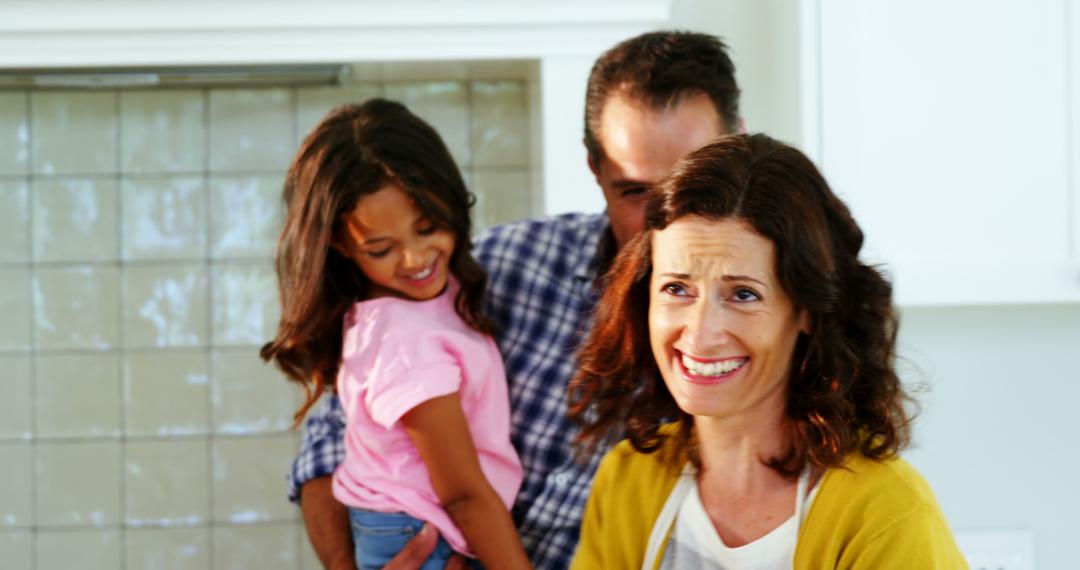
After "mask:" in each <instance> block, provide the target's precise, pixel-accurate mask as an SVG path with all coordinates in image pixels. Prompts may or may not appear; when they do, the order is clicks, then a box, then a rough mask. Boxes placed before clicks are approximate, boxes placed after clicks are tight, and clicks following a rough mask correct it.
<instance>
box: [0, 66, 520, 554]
mask: <svg viewBox="0 0 1080 570" xmlns="http://www.w3.org/2000/svg"><path fill="white" fill-rule="evenodd" d="M395 69H396V68H393V67H386V68H383V71H384V72H382V73H379V74H377V77H376V78H375V80H373V81H356V82H353V83H350V84H348V85H345V86H340V87H326V88H289V87H283V88H271V89H249V90H245V89H212V90H207V89H199V88H192V89H183V90H161V91H67V92H65V91H29V92H27V91H8V92H0V315H3V317H2V318H0V387H2V393H3V397H2V398H0V465H3V467H4V468H3V469H0V561H2V562H0V566H3V567H5V568H7V567H11V568H30V569H51V568H74V567H78V568H88V569H92V570H93V569H105V568H108V569H114V568H126V569H136V568H138V569H142V568H147V569H154V568H191V569H196V568H197V569H207V568H213V569H229V568H269V569H275V568H288V569H293V570H298V569H301V568H314V567H316V566H317V563H316V562H315V559H314V556H313V554H312V553H311V551H310V549H309V547H308V546H307V542H306V539H305V537H304V534H303V529H302V526H301V524H300V521H299V518H298V512H297V510H296V509H295V508H294V507H293V506H292V505H291V504H289V503H288V502H287V501H286V500H285V497H284V491H285V487H284V474H285V472H286V470H287V469H288V466H289V463H290V461H291V460H292V458H293V456H294V454H295V452H296V448H297V442H298V434H297V433H296V432H294V431H290V429H289V426H290V424H291V416H292V413H293V411H294V410H295V408H296V407H297V405H298V403H299V392H298V390H297V389H296V388H295V387H294V386H293V385H291V384H289V383H287V382H286V381H284V380H283V379H282V377H281V376H280V375H279V374H278V373H277V372H276V371H275V370H273V369H272V368H269V367H267V366H265V365H263V364H262V362H261V361H260V360H259V359H258V357H257V355H256V352H257V347H258V346H259V345H260V344H262V343H263V342H265V341H267V340H268V339H269V338H270V336H271V334H272V333H273V332H274V328H275V325H276V320H277V315H278V312H277V311H278V309H277V306H276V305H277V297H276V291H275V286H276V284H275V277H274V274H273V271H272V265H271V256H272V255H273V248H274V242H275V238H276V234H277V231H278V229H279V225H280V223H281V218H282V209H281V206H280V192H281V183H282V177H283V174H284V170H285V168H286V167H287V165H288V162H289V159H290V157H291V154H292V153H293V152H294V150H295V148H296V146H297V144H298V143H299V141H300V140H302V138H303V136H304V134H305V133H306V131H307V130H308V129H310V127H312V126H313V125H314V124H315V123H316V122H317V121H318V120H319V118H320V117H321V116H322V115H323V114H324V113H325V112H326V111H327V110H329V109H330V108H331V107H332V106H333V105H336V104H338V103H342V102H347V101H362V100H364V99H367V98H369V97H372V96H376V95H382V96H387V97H390V98H396V99H399V100H401V101H403V102H405V103H406V104H407V105H409V106H410V107H411V108H412V109H413V110H415V111H416V112H417V113H418V114H420V115H421V116H423V117H425V118H427V119H428V120H429V121H430V122H431V123H432V124H433V125H434V126H435V127H436V128H437V129H439V131H440V132H441V133H442V134H443V136H444V137H445V140H446V141H447V144H448V146H449V147H450V149H451V152H452V153H453V155H454V157H455V158H456V159H457V160H458V162H459V164H460V166H461V168H462V171H463V173H464V174H465V177H466V181H467V182H470V183H471V185H472V189H473V191H474V192H476V193H477V195H478V196H477V197H478V204H477V209H476V211H475V213H474V221H475V223H476V224H477V226H479V227H484V226H488V225H491V224H495V223H499V222H503V221H508V220H512V219H517V218H521V217H526V216H528V215H532V214H535V209H534V207H533V204H536V203H538V200H537V199H536V198H537V197H536V196H534V194H533V191H532V189H531V188H530V187H529V184H530V177H529V169H530V165H529V164H528V161H529V157H530V152H529V148H528V146H529V140H530V137H529V133H528V132H527V131H528V121H527V118H528V116H529V114H528V110H527V106H528V102H527V100H526V97H527V92H528V91H527V89H526V86H525V84H524V82H523V81H522V80H520V79H498V78H496V79H489V78H490V77H492V75H491V72H490V70H489V71H488V72H486V73H485V74H484V75H483V77H484V78H483V79H470V78H469V76H468V69H469V67H468V66H456V67H454V66H449V67H436V68H426V67H424V66H411V67H410V66H404V67H402V68H400V70H398V71H395ZM425 70H429V71H430V70H435V71H436V72H441V75H440V77H447V75H446V71H447V70H451V71H453V73H452V74H451V75H450V77H451V79H438V80H418V79H417V76H418V74H419V75H423V74H424V73H425ZM476 77H480V76H479V75H478V76H476Z"/></svg>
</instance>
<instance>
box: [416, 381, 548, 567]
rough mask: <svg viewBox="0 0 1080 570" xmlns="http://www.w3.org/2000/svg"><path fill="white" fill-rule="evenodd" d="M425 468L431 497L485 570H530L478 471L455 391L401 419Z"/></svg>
mask: <svg viewBox="0 0 1080 570" xmlns="http://www.w3.org/2000/svg"><path fill="white" fill-rule="evenodd" d="M401 421H402V423H403V424H404V426H405V431H406V432H407V433H408V434H409V437H410V438H411V439H412V441H413V444H415V445H416V449H417V450H418V451H419V452H420V457H421V458H422V459H423V460H424V464H425V465H427V468H428V473H430V475H431V483H432V486H433V487H434V488H435V494H436V495H438V496H439V500H440V501H442V506H443V508H444V509H445V510H446V513H447V514H448V515H450V518H451V519H452V520H453V521H454V524H455V525H457V527H458V528H459V529H461V532H462V534H464V535H465V539H466V540H468V541H469V546H470V547H471V548H472V549H473V552H475V553H476V555H477V556H478V557H479V558H480V562H481V563H483V565H484V566H485V567H487V568H499V569H500V570H501V569H503V568H506V569H513V568H531V566H530V565H529V559H528V557H527V556H525V549H524V548H523V547H522V546H521V540H520V539H519V538H518V534H517V528H515V527H514V521H513V520H512V519H511V518H510V512H509V511H508V510H507V509H506V505H504V504H503V502H502V499H500V498H499V495H498V494H497V493H496V492H495V490H494V489H493V488H492V487H491V485H490V484H489V483H488V480H487V478H486V477H485V476H484V472H483V471H482V470H481V469H480V461H479V460H478V459H477V456H476V448H475V447H474V446H473V440H472V435H471V434H470V433H469V425H468V423H467V422H466V421H465V413H464V412H463V411H462V409H461V401H460V400H459V399H458V395H457V393H453V394H449V395H446V396H440V397H437V398H432V399H431V400H428V401H426V402H424V403H422V404H420V405H419V406H416V407H415V408H413V409H412V410H409V411H408V412H407V413H406V414H405V415H404V416H402V418H401Z"/></svg>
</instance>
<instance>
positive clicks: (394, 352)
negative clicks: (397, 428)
mask: <svg viewBox="0 0 1080 570" xmlns="http://www.w3.org/2000/svg"><path fill="white" fill-rule="evenodd" d="M454 354H455V352H454V351H453V350H452V348H451V347H450V346H448V341H447V339H445V338H440V337H438V336H435V335H433V336H431V337H427V338H415V339H408V338H391V339H386V341H385V342H384V347H383V349H382V350H381V351H380V355H379V357H378V358H377V359H376V362H375V366H374V368H373V370H372V371H371V376H370V378H369V379H368V383H367V392H366V394H365V395H364V405H365V407H367V409H368V413H369V414H370V415H371V419H372V420H374V421H375V423H377V424H379V425H381V426H382V427H384V428H387V429H389V428H390V427H391V426H392V425H394V424H395V423H396V422H397V421H398V420H400V419H401V417H402V416H404V415H405V414H406V413H408V411H409V410H411V409H413V408H415V407H416V406H419V405H420V404H422V403H424V402H426V401H428V400H431V399H433V398H438V397H440V396H446V395H448V394H453V393H454V392H457V391H458V390H459V389H460V388H461V382H462V370H461V365H460V363H459V362H458V361H457V359H456V357H455V356H454Z"/></svg>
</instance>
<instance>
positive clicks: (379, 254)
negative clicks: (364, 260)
mask: <svg viewBox="0 0 1080 570" xmlns="http://www.w3.org/2000/svg"><path fill="white" fill-rule="evenodd" d="M365 253H366V254H367V256H368V257H374V258H375V259H380V258H383V257H386V256H387V255H388V254H389V253H390V248H386V249H380V250H378V251H368V252H365Z"/></svg>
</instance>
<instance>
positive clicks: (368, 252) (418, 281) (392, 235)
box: [334, 184, 455, 301]
mask: <svg viewBox="0 0 1080 570" xmlns="http://www.w3.org/2000/svg"><path fill="white" fill-rule="evenodd" d="M344 222H345V224H344V228H343V230H342V234H341V235H339V236H338V237H337V239H336V240H335V243H334V248H335V249H337V250H338V251H339V252H341V253H342V254H343V255H345V256H347V257H348V258H349V259H352V260H353V261H354V262H355V263H356V265H357V266H359V267H360V270H361V271H363V272H364V275H365V276H367V278H368V280H370V281H371V290H370V295H369V298H375V297H386V296H395V297H403V298H406V299H413V300H418V301H424V300H427V299H432V298H434V297H436V296H438V295H439V294H440V293H442V291H443V289H444V288H446V281H447V279H448V278H449V275H450V257H451V256H452V255H453V253H454V245H455V239H454V234H453V233H451V232H449V231H447V230H445V229H441V228H439V227H437V226H436V225H435V223H434V222H433V221H432V220H430V219H428V218H427V217H426V216H424V214H423V213H421V212H420V210H419V209H417V207H416V204H414V203H413V200H412V199H411V198H410V197H409V195H408V194H407V193H405V191H404V190H402V189H401V188H399V187H398V186H396V185H394V184H389V185H387V186H384V187H383V188H381V189H379V191H378V192H375V193H374V194H368V195H366V196H364V197H362V198H360V200H359V201H358V202H357V203H356V208H355V209H353V211H352V213H350V214H349V215H348V216H347V217H346V218H345V220H344Z"/></svg>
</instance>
